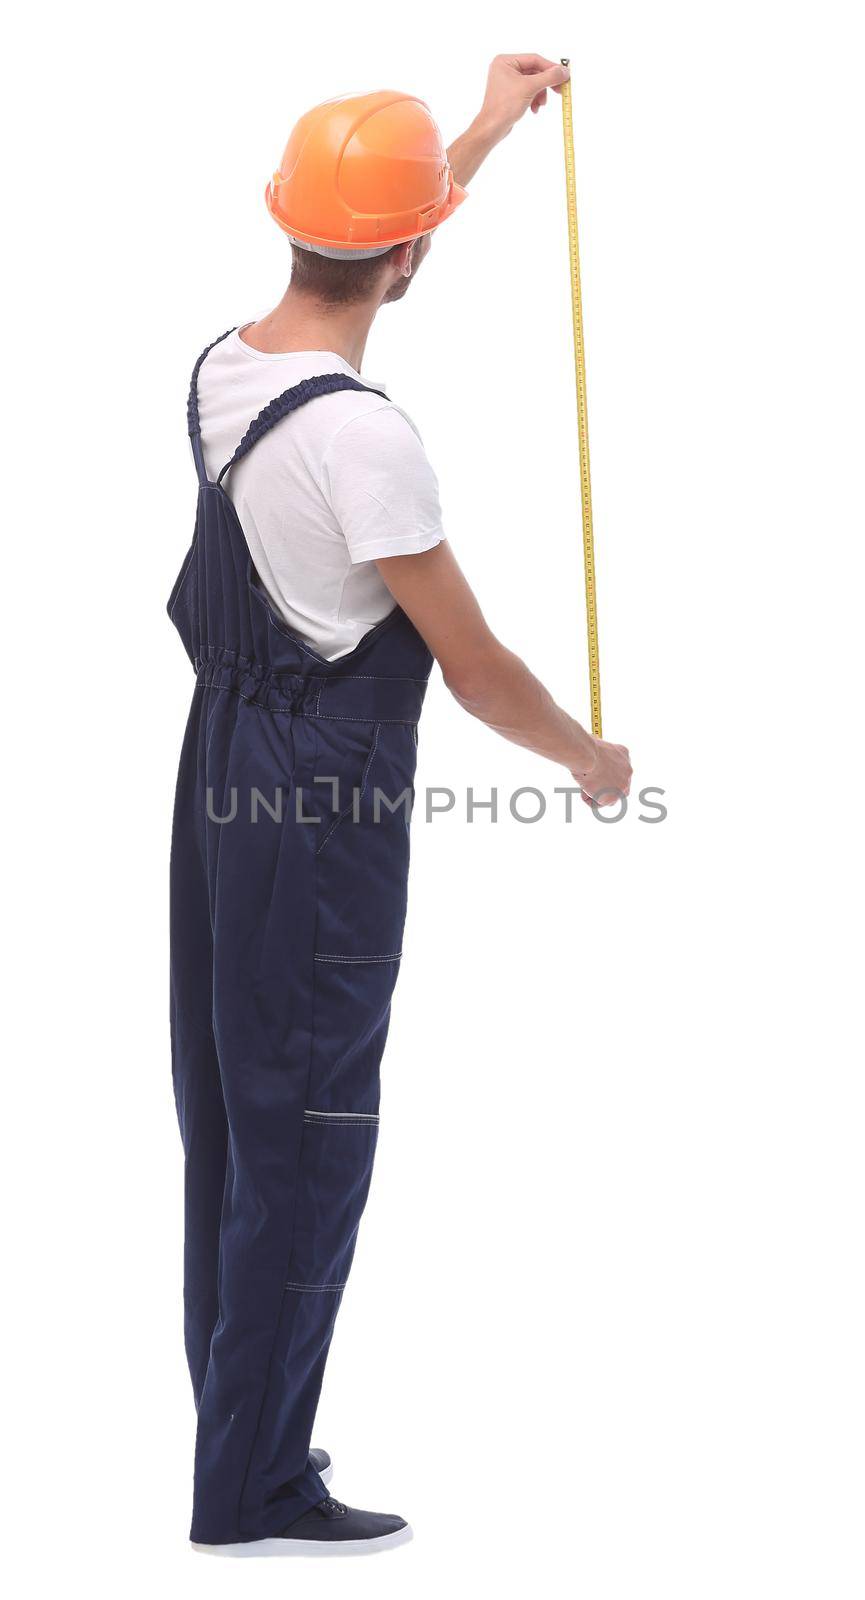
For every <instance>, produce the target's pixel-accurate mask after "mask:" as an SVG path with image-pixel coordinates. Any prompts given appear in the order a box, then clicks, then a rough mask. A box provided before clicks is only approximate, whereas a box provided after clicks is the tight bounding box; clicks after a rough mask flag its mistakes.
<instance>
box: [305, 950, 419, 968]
mask: <svg viewBox="0 0 865 1600" xmlns="http://www.w3.org/2000/svg"><path fill="white" fill-rule="evenodd" d="M314 959H315V960H316V961H331V962H339V964H340V965H341V966H346V967H371V966H375V965H376V963H377V962H381V961H401V960H402V951H401V950H396V951H395V952H394V954H393V955H392V956H319V955H317V956H315V957H314Z"/></svg>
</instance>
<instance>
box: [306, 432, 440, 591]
mask: <svg viewBox="0 0 865 1600" xmlns="http://www.w3.org/2000/svg"><path fill="white" fill-rule="evenodd" d="M321 487H322V491H323V493H324V495H325V498H326V499H327V501H328V503H329V504H330V506H331V509H332V510H333V513H334V516H335V517H336V519H337V521H338V522H339V525H340V527H341V528H342V531H343V534H344V535H345V541H346V544H347V545H348V551H349V555H350V556H351V559H352V561H353V562H355V561H377V560H378V559H379V558H381V557H386V556H407V555H419V554H420V553H421V552H422V551H424V550H432V548H433V546H434V545H437V544H440V543H441V541H442V540H443V539H444V536H445V535H444V529H443V528H442V516H441V506H440V504H439V490H438V482H437V480H436V475H435V473H434V472H433V469H432V467H431V466H430V463H429V461H428V459H427V454H426V451H425V450H424V447H423V445H422V443H421V441H420V438H419V437H418V435H417V433H416V432H415V430H414V428H413V427H412V425H411V423H410V422H409V421H408V419H407V418H406V417H405V416H403V414H402V412H400V411H398V410H397V409H396V407H394V406H383V407H381V408H379V409H378V410H376V411H368V412H363V413H361V414H360V415H359V416H357V417H353V418H352V420H351V421H350V422H346V423H344V424H343V426H342V427H341V428H340V430H339V432H338V433H337V434H336V436H335V437H334V439H333V440H332V441H331V443H330V445H329V447H328V449H327V452H326V454H325V457H324V461H323V464H322V480H321Z"/></svg>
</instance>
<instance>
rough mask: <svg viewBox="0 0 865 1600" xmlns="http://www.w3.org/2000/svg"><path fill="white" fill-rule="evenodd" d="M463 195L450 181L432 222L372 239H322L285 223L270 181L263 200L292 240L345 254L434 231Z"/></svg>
mask: <svg viewBox="0 0 865 1600" xmlns="http://www.w3.org/2000/svg"><path fill="white" fill-rule="evenodd" d="M467 195H468V190H467V189H464V188H463V187H462V185H461V184H459V183H457V182H456V180H454V181H453V182H452V184H451V190H450V193H449V195H448V197H447V200H446V201H445V202H444V204H443V205H442V207H441V210H440V212H439V213H438V215H437V216H436V219H435V221H434V222H428V223H426V225H425V226H423V227H416V228H413V229H411V231H410V232H408V233H395V234H394V236H393V238H390V237H389V235H388V234H387V233H386V232H385V233H379V234H377V235H376V237H375V239H365V240H361V239H354V240H352V239H324V238H321V237H320V236H317V235H316V234H314V233H308V232H307V231H306V230H305V229H304V228H299V227H297V226H296V225H295V224H294V223H293V222H289V220H288V219H287V218H286V217H283V216H281V215H280V213H279V211H278V210H277V208H276V205H275V203H274V196H273V186H272V184H270V183H269V184H268V185H267V188H266V189H265V191H264V199H265V203H266V205H267V209H268V211H269V212H270V215H271V216H272V217H273V220H274V222H275V223H276V225H277V227H278V228H281V229H282V231H283V233H287V234H293V235H294V237H295V238H296V239H302V240H303V241H304V243H305V244H310V245H313V246H315V245H317V244H318V245H325V246H327V248H328V249H329V250H344V251H345V252H346V255H347V257H348V256H349V255H350V252H351V250H352V249H353V248H355V247H357V246H359V245H360V246H363V245H364V244H377V245H382V246H385V245H386V246H388V247H390V246H392V245H395V244H408V242H409V240H410V239H422V238H423V237H424V235H425V234H427V233H434V232H435V230H436V228H440V227H441V224H442V223H443V222H447V219H448V217H452V216H453V214H454V212H455V211H456V209H457V206H460V205H462V203H463V201H464V200H465V199H466V198H467Z"/></svg>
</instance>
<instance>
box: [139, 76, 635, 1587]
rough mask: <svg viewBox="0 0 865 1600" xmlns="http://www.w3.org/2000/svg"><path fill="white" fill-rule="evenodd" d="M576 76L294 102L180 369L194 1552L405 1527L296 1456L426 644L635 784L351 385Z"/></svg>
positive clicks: (395, 429) (180, 1048)
mask: <svg viewBox="0 0 865 1600" xmlns="http://www.w3.org/2000/svg"><path fill="white" fill-rule="evenodd" d="M566 76H567V74H566V71H565V69H564V68H562V67H561V66H557V65H556V64H555V63H553V62H549V61H546V60H544V59H543V58H542V57H538V56H511V57H506V56H502V57H498V58H497V59H496V60H495V61H494V62H493V65H492V67H491V69H490V74H489V81H488V86H487V91H486V96H485V99H484V103H483V106H482V108H481V112H480V114H479V116H478V117H477V119H476V120H475V122H473V123H472V125H471V127H470V128H469V129H468V131H467V132H466V133H465V134H464V135H463V136H462V138H460V139H457V141H456V142H455V143H454V144H453V145H452V146H451V147H450V150H449V151H447V152H445V150H444V148H443V146H442V143H441V137H440V135H439V132H438V129H437V127H436V125H435V123H434V122H433V121H432V118H431V117H430V114H429V112H428V110H427V108H426V107H425V106H424V105H423V104H422V103H421V102H419V101H417V100H415V99H413V98H411V97H410V96H406V95H398V94H393V93H388V92H383V93H379V94H372V95H364V96H357V97H351V98H348V99H343V100H337V101H330V102H328V103H327V104H326V105H324V106H320V107H317V108H316V109H315V110H314V111H312V112H310V113H308V114H307V115H306V116H305V117H304V118H302V119H301V121H300V123H299V124H298V126H297V128H296V129H295V131H294V133H293V134H292V136H291V139H290V140H289V144H288V146H287V148H286V151H285V155H284V157H283V162H282V166H281V168H280V170H279V171H278V172H277V173H275V174H274V177H273V180H272V182H271V184H270V185H269V186H268V190H267V204H268V207H269V209H270V212H271V214H272V216H273V217H274V218H275V220H276V221H277V222H278V223H279V225H280V227H281V228H282V229H283V230H284V231H285V232H286V233H287V234H288V236H289V238H290V240H291V249H292V276H291V282H290V285H289V287H288V289H287V290H286V292H285V294H284V296H283V298H282V300H281V301H280V303H279V305H278V306H277V307H276V309H275V310H274V311H272V312H271V313H270V314H269V315H268V316H266V317H264V318H262V320H261V321H260V322H257V323H255V324H251V325H248V326H246V327H244V328H242V329H241V330H240V331H237V330H235V331H233V332H231V333H230V334H228V335H223V337H222V338H221V339H220V340H217V341H216V344H215V345H214V346H211V347H210V349H209V350H208V351H206V352H205V354H204V356H202V357H201V358H200V359H199V362H198V363H197V365H196V368H195V372H194V375H193V382H192V388H191V392H190V399H189V431H190V436H191V439H192V449H193V456H194V460H195V464H196V469H197V472H198V477H199V500H198V516H197V523H196V533H195V540H194V543H193V546H192V549H191V550H190V552H189V555H188V557H187V560H186V562H185V564H184V566H183V568H182V570H181V573H180V576H179V578H178V580H177V583H176V584H175V588H174V591H173V593H172V597H171V600H170V602H169V611H170V614H171V616H172V618H173V620H174V621H175V622H176V624H177V626H178V628H179V630H180V633H181V636H182V638H183V641H184V644H185V645H186V648H187V651H188V653H189V655H190V657H191V658H192V660H193V663H194V665H195V668H196V674H197V680H196V688H195V694H194V697H193V704H192V710H191V713H190V718H189V722H188V725H187V731H186V736H185V741H184V747H183V752H182V756H181V763H180V772H179V777H178V786H177V798H176V804H175V816H174V830H173V839H172V882H171V1018H172V1051H173V1069H174V1083H175V1093H176V1099H177V1107H178V1115H179V1120H180V1126H181V1132H182V1136H183V1143H184V1150H185V1157H186V1243H185V1286H184V1302H185V1333H186V1347H187V1355H188V1359H189V1366H190V1371H191V1375H192V1382H193V1389H194V1394H195V1400H196V1405H197V1409H198V1430H197V1440H196V1455H195V1486H194V1504H193V1518H192V1539H193V1542H194V1543H195V1545H196V1547H198V1548H205V1549H209V1550H213V1551H217V1552H220V1553H239V1554H271V1553H277V1554H281V1555H293V1554H310V1553H313V1554H345V1553H347V1552H352V1551H361V1550H378V1549H383V1548H387V1547H388V1546H389V1545H393V1544H397V1543H401V1542H403V1541H404V1540H405V1539H407V1538H409V1537H410V1529H409V1528H408V1526H407V1524H406V1523H405V1521H404V1520H403V1519H402V1518H401V1517H396V1516H387V1515H383V1514H380V1513H369V1512H360V1511H355V1510H353V1509H351V1508H350V1507H348V1506H346V1505H344V1504H343V1503H342V1502H340V1501H336V1500H334V1499H332V1498H331V1497H329V1496H328V1494H327V1491H326V1488H325V1480H324V1476H323V1473H324V1474H326V1473H327V1471H328V1469H329V1466H330V1462H329V1458H328V1457H327V1455H326V1454H325V1453H324V1452H323V1451H310V1448H309V1446H310V1434H311V1429H312V1423H313V1419H314V1416H315V1410H316V1405H317V1401H318V1395H319V1391H320V1387H321V1382H322V1376H323V1372H324V1365H325V1361H326V1357H327V1350H328V1346H329V1343H330V1337H331V1333H332V1329H333V1323H334V1319H335V1316H336V1311H337V1308H338V1305H339V1300H340V1296H341V1293H342V1289H343V1288H344V1286H345V1281H346V1277H347V1275H348V1271H349V1267H350V1264H351V1257H352V1253H353V1249H354V1240H355V1235H356V1232H357V1228H358V1224H359V1221H360V1216H361V1213H362V1211H363V1206H364V1202H365V1199H366V1193H367V1188H368V1185H369V1179H370V1173H371V1168H372V1160H373V1153H374V1147H375V1139H376V1133H377V1125H378V1098H379V1064H380V1060H381V1054H382V1050H383V1048H384V1042H385V1036H386V1032H387V1025H388V1017H389V1007H390V999H391V994H392V991H393V986H394V983H395V980H396V975H397V971H398V967H399V961H400V955H401V938H402V928H403V920H404V916H405V895H406V876H407V867H408V816H407V806H406V805H405V804H404V803H403V802H405V800H406V798H407V797H408V795H409V794H410V792H411V785H412V779H413V775H414V768H415V755H416V743H417V722H418V717H419V715H420V709H421V704H422V701H423V695H424V690H425V687H426V681H427V678H428V676H429V672H430V668H431V666H432V660H433V657H435V658H436V659H437V660H438V662H439V665H440V666H441V669H442V673H443V675H444V678H445V682H446V683H447V685H448V687H449V688H450V690H451V691H452V693H453V694H454V695H455V697H456V699H457V700H458V701H459V702H460V704H461V705H462V706H464V707H465V708H466V710H468V711H470V712H471V713H472V714H473V715H474V716H476V717H479V718H480V719H481V720H482V721H484V722H486V723H487V724H488V725H489V726H490V727H493V728H495V729H496V730H497V731H498V732H500V733H501V734H503V735H504V737H505V738H508V739H511V740H514V741H515V742H516V743H518V744H522V745H525V746H526V747H527V748H528V749H530V750H534V751H537V752H538V753H540V754H542V755H544V756H547V757H549V758H550V760H552V761H556V762H559V763H561V764H562V765H563V766H565V767H566V768H568V769H569V770H570V771H571V772H572V773H573V774H574V775H575V776H576V778H577V779H578V781H579V783H580V784H581V786H582V789H583V794H584V797H585V798H588V799H591V798H593V797H594V798H596V799H598V800H601V799H603V797H604V795H605V794H606V793H607V792H608V791H610V792H613V793H616V794H620V793H623V792H625V793H626V792H627V789H628V784H629V780H630V765H629V761H628V755H627V751H626V750H625V749H624V748H623V747H622V746H620V745H610V744H605V743H603V742H601V741H599V740H595V739H593V738H592V737H591V735H589V734H588V733H586V732H585V730H584V729H583V728H581V727H580V726H579V724H578V723H576V722H574V721H573V719H572V718H571V717H569V716H568V715H567V713H566V712H565V711H563V710H562V709H561V708H560V707H559V706H557V705H556V704H555V703H554V701H553V700H552V698H551V697H550V695H549V694H548V693H547V691H546V690H545V689H544V688H543V686H542V685H541V684H540V683H539V682H538V681H537V679H536V678H534V677H533V676H532V675H531V673H530V672H529V671H528V669H527V668H526V667H525V666H524V665H523V663H522V662H521V661H520V660H519V659H518V658H517V657H516V656H515V655H512V654H511V652H510V651H508V650H506V649H505V647H504V646H503V645H501V644H500V643H499V642H498V640H497V639H496V638H494V636H493V635H492V634H491V632H490V630H489V629H488V627H487V625H486V623H485V621H484V619H483V616H482V614H481V611H480V609H479V607H478V604H477V601H476V600H475V598H474V596H473V594H472V593H471V591H470V589H469V587H468V585H467V584H466V582H465V579H464V578H463V576H462V574H461V572H460V570H459V567H458V566H457V563H456V561H455V559H454V556H453V554H452V553H451V550H450V546H449V545H448V543H447V542H446V540H445V536H444V532H443V530H442V526H441V517H440V512H439V504H438V495H437V486H436V480H435V477H434V474H433V472H432V469H431V467H430V465H429V463H428V461H427V458H426V456H425V454H424V450H423V446H422V444H421V442H420V439H419V437H418V436H417V433H416V432H415V429H414V427H413V425H412V423H411V422H410V421H409V419H408V418H407V417H406V416H405V414H404V413H403V412H402V411H400V410H399V409H398V407H397V406H396V405H394V404H392V403H391V401H390V400H389V399H388V398H387V397H386V396H385V395H384V393H383V392H382V391H381V390H380V389H377V388H375V387H374V386H371V385H367V384H366V383H365V382H364V380H363V379H362V378H361V377H360V369H361V364H362V361H363V355H364V349H365V346H366V341H367V336H368V334H369V330H370V327H371V325H372V322H373V319H374V317H375V316H376V313H377V312H378V310H379V308H380V306H382V305H384V304H386V303H387V302H389V301H394V300H398V299H400V298H401V297H402V295H403V294H405V292H406V290H407V289H408V287H409V285H410V283H411V280H412V277H413V276H414V274H415V273H416V271H417V269H418V267H419V265H420V263H421V261H422V260H423V259H424V256H425V255H426V253H427V251H428V249H429V245H430V238H431V235H432V232H433V230H434V229H435V228H436V227H438V226H439V225H440V224H441V223H442V222H443V221H445V220H446V219H447V218H448V217H449V216H450V215H451V214H452V213H453V211H454V210H455V208H456V207H457V206H458V205H459V204H460V202H461V201H462V200H463V199H464V197H465V192H464V189H463V187H462V185H463V184H464V183H465V182H467V181H468V180H469V179H470V178H471V177H472V176H473V174H474V173H475V172H476V171H477V169H478V167H479V166H480V165H481V162H482V161H483V160H484V159H485V157H486V156H487V155H488V153H489V151H490V150H491V149H492V148H493V146H494V145H495V144H497V143H498V142H499V141H500V140H501V139H502V138H503V137H504V135H505V134H506V133H507V132H508V131H509V130H510V128H511V127H512V126H513V124H514V123H515V122H516V121H517V120H518V119H519V117H520V116H521V115H522V114H523V112H524V111H525V110H526V109H527V108H528V107H529V106H531V108H532V109H533V110H535V111H536V110H538V108H539V107H540V106H541V105H542V104H543V103H544V100H545V98H546V95H547V91H548V89H550V88H553V89H555V88H557V87H559V85H560V84H561V83H562V82H563V81H564V79H565V77H566Z"/></svg>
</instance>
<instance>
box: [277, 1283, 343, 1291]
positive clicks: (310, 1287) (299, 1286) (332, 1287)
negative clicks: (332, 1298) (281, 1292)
mask: <svg viewBox="0 0 865 1600" xmlns="http://www.w3.org/2000/svg"><path fill="white" fill-rule="evenodd" d="M285 1287H286V1289H294V1290H295V1291H296V1292H297V1293H298V1294H336V1293H338V1291H339V1290H340V1289H344V1288H345V1284H344V1283H287V1284H286V1286H285Z"/></svg>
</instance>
